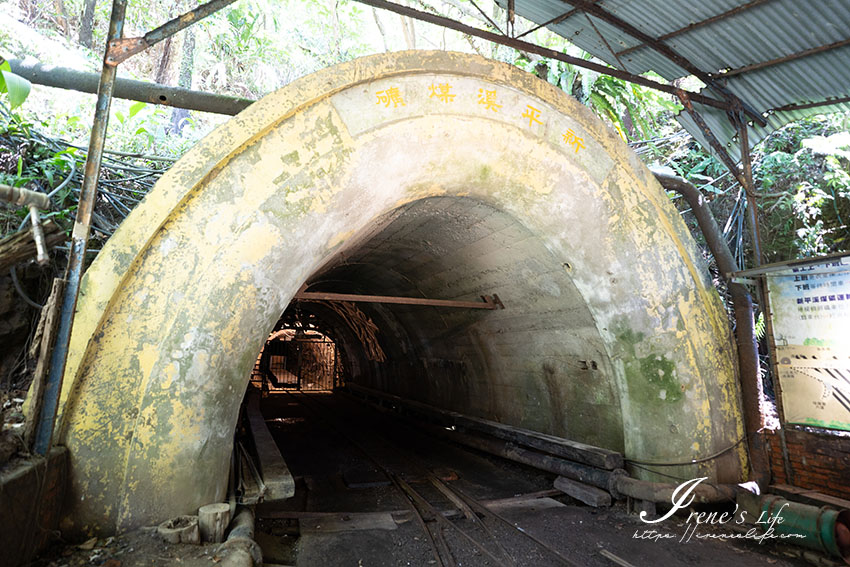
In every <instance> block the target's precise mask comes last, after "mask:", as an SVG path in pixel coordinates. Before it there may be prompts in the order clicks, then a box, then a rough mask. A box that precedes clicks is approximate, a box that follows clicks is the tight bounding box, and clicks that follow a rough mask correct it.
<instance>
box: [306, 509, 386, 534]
mask: <svg viewBox="0 0 850 567" xmlns="http://www.w3.org/2000/svg"><path fill="white" fill-rule="evenodd" d="M298 524H299V526H300V528H301V533H302V534H306V533H314V534H316V533H336V532H353V531H361V530H395V529H398V524H396V522H395V520H394V519H393V515H392V514H391V513H389V512H377V513H372V514H351V515H348V514H334V515H329V516H325V517H323V518H302V519H300V520H299V521H298Z"/></svg>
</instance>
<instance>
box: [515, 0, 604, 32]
mask: <svg viewBox="0 0 850 567" xmlns="http://www.w3.org/2000/svg"><path fill="white" fill-rule="evenodd" d="M590 1H591V2H593V3H594V4H595V3H596V2H599V0H590ZM578 12H581V10H579V9H578V8H573V9H572V10H569V11H567V12H564V13H563V14H561V15H560V16H555V17H554V18H552V19H551V20H549V21H548V22H543V23H542V24H540V25H538V26H535V27H533V28H531V29H530V30H526V31H524V32H522V33H521V34H519V35H518V36H515V37H516V39H519V38H521V37H525V36H527V35H528V34H530V33H534V32H536V31H537V30H539V29H540V28H545V27H546V26H554V25H555V24H560V23H561V22H563V21H564V20H566V19H567V18H569V17H570V16H572V15H573V14H577V13H578Z"/></svg>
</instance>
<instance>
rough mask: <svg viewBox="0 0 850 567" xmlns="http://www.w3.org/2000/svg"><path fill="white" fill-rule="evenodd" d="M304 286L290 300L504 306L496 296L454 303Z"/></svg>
mask: <svg viewBox="0 0 850 567" xmlns="http://www.w3.org/2000/svg"><path fill="white" fill-rule="evenodd" d="M304 289H305V288H304V286H302V287H301V289H300V290H299V291H298V292H297V293H296V294H295V296H294V297H293V298H292V299H293V300H296V301H351V302H354V303H358V302H360V303H388V304H395V305H418V306H426V307H450V308H451V307H453V308H461V309H490V310H496V309H504V308H505V305H504V304H503V303H502V300H501V299H499V296H498V295H496V294H493V295H492V296H490V295H482V296H481V301H456V300H449V299H426V298H422V297H395V296H388V295H360V294H353V293H330V292H323V291H318V292H316V291H304Z"/></svg>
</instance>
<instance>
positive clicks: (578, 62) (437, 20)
mask: <svg viewBox="0 0 850 567" xmlns="http://www.w3.org/2000/svg"><path fill="white" fill-rule="evenodd" d="M356 1H357V2H359V3H361V4H366V5H367V6H372V7H373V8H381V9H382V10H388V11H390V12H395V13H396V14H401V15H402V16H407V17H408V18H413V19H415V20H420V21H423V22H427V23H429V24H434V25H437V26H442V27H444V28H448V29H450V30H455V31H458V32H460V33H464V34H467V35H471V36H474V37H480V38H481V39H485V40H487V41H492V42H493V43H498V44H500V45H506V46H507V47H513V48H514V49H518V50H520V51H526V52H528V53H535V54H537V55H540V56H542V57H548V58H549V59H556V60H558V61H563V62H564V63H569V64H570V65H575V66H576V67H582V68H584V69H590V70H591V71H596V72H597V73H601V74H603V75H610V76H612V77H616V78H618V79H623V80H624V81H628V82H630V83H634V84H636V85H641V86H643V87H647V88H650V89H655V90H658V91H662V92H665V93H670V94H674V95H677V94H678V93H679V92H681V89H678V88H676V87H674V86H673V85H665V84H664V83H659V82H657V81H653V80H652V79H647V78H646V77H641V76H640V75H635V74H633V73H628V72H626V71H620V70H618V69H614V68H613V67H607V66H605V65H601V64H599V63H593V62H591V61H585V60H584V59H580V58H578V57H571V56H570V55H567V54H566V53H561V52H560V51H555V50H554V49H549V48H548V47H541V46H539V45H535V44H533V43H528V42H527V41H522V40H520V39H516V38H512V37H506V36H503V35H499V34H496V33H493V32H488V31H485V30H481V29H478V28H475V27H472V26H468V25H466V24H464V23H461V22H458V21H457V20H452V19H451V18H446V17H445V16H438V15H436V14H429V13H427V12H422V11H420V10H416V9H414V8H410V7H408V6H402V5H401V4H396V3H394V2H388V1H387V0H356ZM685 92H686V93H687V95H688V97H690V99H691V100H694V101H696V102H699V103H701V104H705V105H707V106H713V107H715V108H720V109H723V110H730V109H731V108H732V105H731V104H730V103H729V102H727V101H725V100H717V99H716V98H712V97H709V96H705V95H702V94H700V93H695V92H692V91H685Z"/></svg>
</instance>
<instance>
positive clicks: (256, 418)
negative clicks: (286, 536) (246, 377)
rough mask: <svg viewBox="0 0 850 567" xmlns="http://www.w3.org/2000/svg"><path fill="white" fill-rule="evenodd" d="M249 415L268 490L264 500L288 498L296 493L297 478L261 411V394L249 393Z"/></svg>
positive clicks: (247, 410) (252, 434) (247, 411)
mask: <svg viewBox="0 0 850 567" xmlns="http://www.w3.org/2000/svg"><path fill="white" fill-rule="evenodd" d="M245 409H246V413H247V415H248V424H249V425H250V426H251V436H252V437H253V439H254V447H255V448H256V450H257V457H258V458H259V460H260V462H259V466H258V467H257V468H258V469H259V471H260V474H261V475H262V477H263V484H265V486H266V492H265V494H264V495H263V501H264V502H274V501H278V500H286V499H287V498H291V497H292V496H293V495H294V494H295V480H294V479H293V478H292V474H291V473H290V472H289V467H288V466H286V461H284V460H283V455H281V454H280V449H278V447H277V443H275V442H274V438H272V434H271V432H269V429H268V426H266V420H265V419H264V418H263V414H262V413H261V412H260V396H259V394H258V393H257V392H255V391H251V392H249V394H248V402H247V403H246V404H245Z"/></svg>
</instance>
